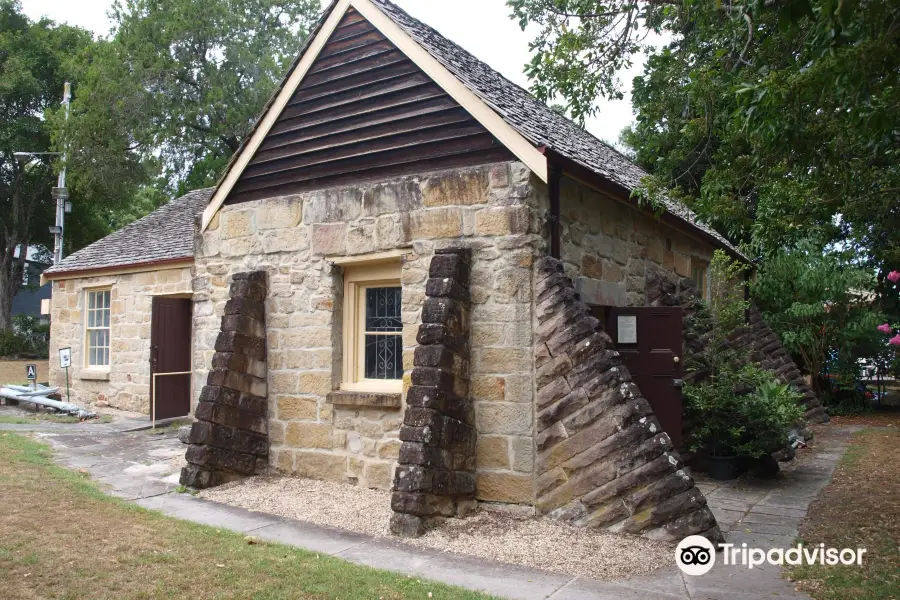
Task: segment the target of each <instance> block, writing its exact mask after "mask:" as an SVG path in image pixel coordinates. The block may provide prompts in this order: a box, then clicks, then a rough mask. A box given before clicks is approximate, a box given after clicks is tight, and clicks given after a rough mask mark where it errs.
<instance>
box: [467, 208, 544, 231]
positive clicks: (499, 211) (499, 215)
mask: <svg viewBox="0 0 900 600" xmlns="http://www.w3.org/2000/svg"><path fill="white" fill-rule="evenodd" d="M530 217H531V215H530V213H529V209H528V208H527V207H525V206H504V207H501V208H486V209H483V210H480V211H478V213H477V214H476V215H475V232H476V233H477V234H478V235H483V236H503V235H516V234H521V233H528V226H529V224H530V223H529V222H530Z"/></svg>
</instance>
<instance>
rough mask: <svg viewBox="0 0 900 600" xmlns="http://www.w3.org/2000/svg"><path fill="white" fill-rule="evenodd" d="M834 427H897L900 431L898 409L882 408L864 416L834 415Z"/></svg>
mask: <svg viewBox="0 0 900 600" xmlns="http://www.w3.org/2000/svg"><path fill="white" fill-rule="evenodd" d="M831 422H832V423H833V424H834V425H861V426H863V427H897V428H898V429H900V408H895V407H884V408H882V409H880V410H878V411H876V412H872V413H867V414H864V415H835V416H833V417H831Z"/></svg>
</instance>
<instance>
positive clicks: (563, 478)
mask: <svg viewBox="0 0 900 600" xmlns="http://www.w3.org/2000/svg"><path fill="white" fill-rule="evenodd" d="M644 175H645V173H644V172H643V171H642V170H641V169H640V168H639V167H637V166H636V165H634V164H633V163H631V162H630V161H629V160H628V159H626V158H625V157H624V156H622V155H621V154H619V153H617V152H616V151H615V150H613V149H611V148H610V147H608V146H607V145H605V144H604V143H603V142H601V141H599V140H597V139H596V138H594V137H593V136H592V135H590V134H589V133H587V132H586V131H584V130H582V129H581V128H579V127H577V126H576V125H574V124H573V123H572V122H570V121H568V120H567V119H565V118H564V117H561V116H559V115H557V114H556V113H554V112H553V111H551V110H549V109H548V108H547V107H546V106H544V105H543V104H541V103H539V102H537V101H536V100H534V99H533V98H532V97H531V96H530V95H529V94H528V93H527V92H526V91H524V90H523V89H521V88H519V87H517V86H516V85H514V84H512V83H511V82H509V81H507V80H506V79H504V78H503V77H502V76H501V75H500V74H499V73H497V72H495V71H493V70H491V69H490V68H489V67H487V66H486V65H485V64H483V63H481V62H480V61H478V60H477V59H476V58H474V57H473V56H472V55H470V54H468V53H467V52H466V51H464V50H463V49H462V48H460V47H458V46H456V45H455V44H453V43H452V42H450V41H448V40H447V39H445V38H444V37H442V36H441V35H440V34H438V33H437V32H436V31H434V30H433V29H431V28H429V27H427V26H426V25H424V24H422V23H421V22H419V21H417V20H415V19H413V18H411V17H410V16H409V15H407V14H406V13H405V12H403V11H402V10H401V9H399V8H398V7H396V6H395V5H393V4H392V3H390V2H388V1H387V0H336V1H335V2H333V3H332V4H331V5H330V6H329V8H328V9H327V10H326V12H325V14H324V15H323V17H322V19H321V20H320V22H319V24H318V26H317V28H316V29H315V31H314V32H313V33H312V35H311V36H310V38H309V40H308V42H307V44H306V46H305V47H304V48H303V50H302V51H301V53H300V55H299V56H298V58H297V59H296V61H295V62H294V64H293V65H292V67H291V69H290V71H289V72H288V74H287V76H286V78H285V79H284V81H283V82H282V85H281V86H280V88H279V89H278V90H277V91H276V93H275V95H274V96H273V97H272V99H271V100H270V102H269V104H268V105H267V107H266V109H265V111H264V113H263V114H262V115H261V117H260V119H259V121H258V122H257V124H256V126H255V128H254V130H253V131H252V133H251V134H250V135H249V136H248V137H247V138H246V140H245V142H244V144H243V146H242V147H241V148H240V150H239V151H238V152H237V153H236V154H235V156H234V157H233V159H232V162H231V164H230V165H229V167H228V170H227V172H226V174H225V175H224V176H223V178H222V179H221V181H220V182H219V183H218V185H217V186H216V188H215V189H214V190H213V191H212V193H211V195H209V194H208V193H207V192H201V193H203V194H206V195H207V196H208V197H209V201H208V203H206V205H205V207H204V208H203V211H202V215H201V216H200V217H199V219H198V222H197V227H196V230H195V231H194V235H195V237H194V240H193V245H192V250H193V267H192V268H191V269H190V294H191V300H192V307H193V308H192V310H193V316H192V319H191V328H192V336H191V338H192V341H191V348H192V360H191V364H190V369H189V370H191V371H192V372H193V385H192V390H193V391H192V393H193V395H194V396H193V398H194V400H193V403H192V407H193V412H194V416H195V417H196V418H197V422H196V423H195V424H194V426H193V429H192V431H191V436H190V441H191V445H190V447H189V449H188V452H187V459H188V462H189V465H188V467H186V468H185V469H184V471H183V472H182V482H183V483H185V484H187V485H193V486H197V487H205V486H210V485H216V484H218V483H221V482H223V481H227V480H229V479H232V478H234V477H238V476H241V475H248V474H252V473H258V472H262V471H265V470H268V469H270V468H274V469H276V470H278V471H280V472H284V473H292V474H296V475H299V476H303V477H312V478H320V479H326V480H332V481H342V482H350V483H354V484H358V485H364V486H369V487H374V488H381V489H386V490H387V489H390V490H392V491H393V493H392V507H393V509H394V512H395V515H394V519H393V521H392V527H393V529H394V531H396V532H397V533H400V534H406V535H415V534H418V533H420V532H421V531H422V530H423V528H424V527H425V526H427V525H428V523H429V522H431V521H433V520H434V519H439V518H442V517H446V516H454V515H457V516H459V515H463V514H465V513H466V512H467V511H468V510H469V509H470V508H471V507H472V506H474V504H475V503H476V502H478V501H481V502H496V503H505V504H513V505H521V506H524V507H527V508H530V509H532V510H535V511H536V512H537V513H539V514H545V515H549V516H551V517H552V518H556V519H560V520H563V521H566V522H569V523H573V524H576V525H580V526H592V527H603V528H607V529H610V530H613V531H622V532H628V533H636V534H641V535H646V536H649V537H653V538H659V539H680V538H682V537H684V536H685V535H687V534H689V533H698V534H702V535H706V536H708V537H710V538H718V537H719V536H720V534H719V531H718V527H717V525H716V523H715V519H714V518H713V516H712V514H711V513H710V511H709V510H708V509H707V508H706V506H705V500H704V498H703V496H702V494H701V493H700V492H699V490H698V489H697V488H695V487H694V485H693V481H692V479H691V478H690V477H689V475H688V474H687V473H686V472H685V471H684V470H683V469H682V463H681V459H680V457H679V454H678V452H677V446H678V444H679V440H680V437H681V426H682V423H681V396H680V389H679V386H680V383H681V380H682V378H683V375H684V373H683V368H682V365H683V356H682V355H683V348H684V343H683V339H682V338H683V320H684V318H685V317H686V316H688V313H689V311H690V306H691V305H692V303H693V302H694V301H695V298H697V297H702V296H703V295H704V294H705V293H706V289H707V285H708V284H707V266H708V264H709V261H710V258H711V256H712V254H713V252H714V250H715V249H717V248H721V249H723V250H725V251H726V252H728V253H730V254H731V255H732V256H735V257H738V258H740V254H739V253H738V251H737V250H736V249H735V248H734V247H732V246H731V244H729V242H728V241H727V240H726V239H724V238H723V237H722V236H720V235H719V234H717V233H716V232H715V231H714V230H712V229H711V228H709V227H707V226H706V225H704V224H703V223H701V222H700V221H699V220H698V219H697V218H696V216H695V215H694V214H693V213H691V212H690V211H689V210H688V209H686V208H685V207H684V206H681V205H679V204H676V203H674V202H668V201H667V203H666V205H665V210H664V211H663V214H662V215H657V214H655V213H654V212H651V211H649V210H647V209H645V208H642V207H641V206H639V205H638V204H637V203H635V202H634V201H633V200H632V199H631V194H632V192H633V191H634V190H635V189H636V188H637V187H638V186H639V184H640V181H641V179H642V178H643V177H644ZM192 206H193V205H192ZM186 210H187V209H186ZM76 256H77V255H76ZM61 283H62V282H60V284H61ZM88 283H90V282H88ZM73 285H74V287H73V293H75V294H76V296H77V293H78V292H77V290H79V289H81V287H83V286H84V285H86V284H85V283H80V284H73ZM98 285H103V284H102V283H100V284H98ZM79 286H81V287H79ZM115 289H116V288H115V287H113V290H115ZM66 290H68V287H66V288H64V290H63V291H64V292H65V291H66ZM54 297H55V298H56V292H55V293H54ZM59 298H60V299H61V300H60V302H64V303H65V308H63V307H62V306H61V307H60V308H59V310H60V311H61V312H64V313H65V311H69V312H68V313H65V316H64V317H63V318H62V319H61V320H62V323H61V324H60V327H59V329H58V330H57V331H58V332H59V334H60V337H61V338H65V341H62V340H61V339H57V340H56V341H55V342H54V344H55V346H54V347H58V346H60V345H61V344H63V343H66V344H67V343H70V341H69V340H70V339H71V338H72V337H73V336H76V335H80V331H79V329H78V325H77V323H78V322H79V321H78V319H81V318H82V317H81V316H80V315H78V314H75V312H76V311H77V309H78V308H79V307H81V308H82V309H83V310H87V311H90V310H91V308H90V306H87V307H85V305H84V300H83V298H81V299H79V297H76V298H75V299H71V300H69V299H66V296H65V294H61V295H60V296H59ZM112 300H113V301H116V300H118V301H119V302H122V301H126V302H127V300H123V298H122V295H121V294H119V295H118V296H117V297H116V298H113V299H112ZM79 302H81V304H79ZM69 304H71V306H69ZM145 304H146V302H145ZM56 311H57V308H56V307H54V315H56ZM113 312H114V313H115V310H114V311H113ZM146 319H147V317H146V316H145V317H144V322H145V323H146ZM54 327H56V325H54ZM64 327H68V329H63V328H64ZM112 333H113V336H112V344H113V348H112V351H111V352H112V354H115V353H116V348H115V344H116V339H115V331H113V332H112ZM751 343H752V342H751ZM765 344H766V347H765V348H762V347H760V348H759V349H760V350H761V351H764V354H765V355H766V356H768V355H773V356H774V354H775V353H777V352H779V351H780V347H777V348H776V347H775V346H771V340H770V339H768V338H767V339H766V341H765ZM778 356H779V357H780V358H778V361H779V363H778V364H779V365H782V364H783V365H786V366H785V369H784V372H783V373H781V374H782V375H784V376H785V377H786V378H791V377H792V376H793V375H794V371H792V370H790V369H788V368H787V367H791V368H793V366H792V365H788V363H789V358H786V355H783V354H778ZM145 360H146V355H145ZM111 362H116V360H115V359H111ZM788 371H790V372H788ZM805 402H807V403H808V408H809V410H810V412H809V415H810V416H815V415H816V414H818V411H821V407H819V406H818V403H817V401H816V400H815V398H814V396H812V395H811V394H810V395H809V396H808V397H807V398H806V399H805Z"/></svg>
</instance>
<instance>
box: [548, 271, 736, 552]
mask: <svg viewBox="0 0 900 600" xmlns="http://www.w3.org/2000/svg"><path fill="white" fill-rule="evenodd" d="M535 304H536V316H537V320H538V325H537V328H536V330H535V368H536V387H537V390H538V391H537V398H536V407H535V408H536V412H537V417H536V425H535V427H536V439H535V443H536V447H537V464H536V473H535V476H536V483H535V492H536V497H537V508H538V511H539V512H540V513H542V514H545V515H547V516H549V517H550V518H553V519H556V520H560V521H564V522H566V523H569V524H571V525H575V526H582V527H597V528H602V529H606V530H609V531H613V532H622V533H630V534H638V535H642V536H645V537H648V538H652V539H660V540H667V541H680V540H681V539H683V538H684V537H686V536H688V535H702V536H704V537H706V538H708V539H710V540H711V541H713V542H714V543H715V542H717V541H719V540H721V539H722V534H721V532H720V530H719V527H718V524H717V523H716V519H715V517H714V516H713V514H712V512H711V511H710V510H709V508H708V507H707V506H706V499H705V498H704V496H703V494H702V493H701V492H700V490H699V489H698V488H697V487H696V486H695V485H694V480H693V479H692V478H691V476H690V475H689V474H688V473H687V472H686V471H685V470H684V468H683V464H682V461H681V457H680V456H679V455H678V453H677V452H676V451H675V450H674V449H673V447H672V443H671V440H670V439H669V436H668V435H666V434H665V433H664V432H663V431H662V429H661V428H660V426H659V423H658V422H657V420H656V418H655V417H654V416H653V412H652V410H651V408H650V405H649V403H648V402H647V401H646V399H644V397H643V396H642V395H641V391H640V390H639V389H638V388H637V386H636V385H634V383H632V382H631V376H630V375H629V373H628V370H627V369H626V368H625V367H624V366H622V360H621V358H620V357H619V354H618V353H617V352H616V351H615V350H614V349H613V344H612V341H611V340H610V338H609V336H607V335H606V333H604V332H603V331H602V329H601V326H600V323H599V322H598V321H597V320H596V319H594V318H592V317H591V316H590V315H589V311H588V308H587V306H586V305H585V304H584V303H583V302H581V300H580V299H579V298H578V295H577V294H576V292H575V289H574V287H573V285H572V281H571V280H570V279H569V278H568V277H566V276H565V275H564V273H563V265H562V263H561V262H560V261H558V260H556V259H552V258H544V259H542V260H541V261H539V263H538V264H537V266H536V274H535Z"/></svg>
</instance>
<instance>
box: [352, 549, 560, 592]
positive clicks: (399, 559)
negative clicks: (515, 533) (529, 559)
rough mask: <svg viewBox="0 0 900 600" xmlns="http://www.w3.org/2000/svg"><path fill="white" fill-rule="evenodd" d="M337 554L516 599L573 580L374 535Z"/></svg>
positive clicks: (370, 564)
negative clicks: (409, 544)
mask: <svg viewBox="0 0 900 600" xmlns="http://www.w3.org/2000/svg"><path fill="white" fill-rule="evenodd" d="M338 556H339V557H340V558H346V559H349V560H352V561H353V562H358V563H360V564H364V565H367V566H370V567H377V568H381V569H388V570H391V571H399V572H401V573H407V574H411V575H416V576H419V577H422V578H427V579H432V580H437V581H441V582H443V583H449V584H451V585H459V586H463V587H466V588H468V589H472V590H477V591H480V592H485V593H487V594H491V595H494V596H500V597H503V598H513V599H516V600H543V599H544V598H547V597H548V596H550V595H551V594H553V593H554V592H556V591H557V590H559V589H560V588H562V587H563V586H564V585H566V584H567V583H568V582H570V581H571V580H572V579H573V577H572V576H569V575H556V574H552V573H545V572H542V571H538V570H536V569H528V568H525V567H519V566H516V565H508V564H503V563H499V562H495V561H492V560H486V559H483V558H477V557H473V556H464V555H461V554H452V553H445V552H438V551H436V550H431V549H423V548H412V547H410V546H406V545H405V544H399V543H396V542H393V541H389V540H385V539H384V538H376V539H374V540H373V541H372V542H370V543H368V544H363V545H361V546H357V547H356V548H352V549H350V550H348V551H346V552H342V553H340V554H339V555H338Z"/></svg>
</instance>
